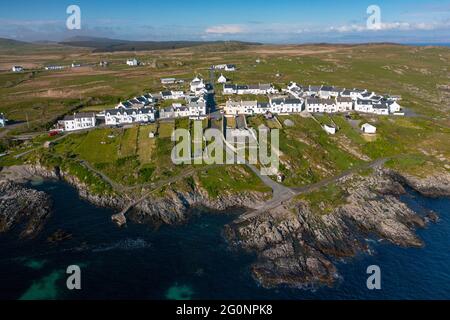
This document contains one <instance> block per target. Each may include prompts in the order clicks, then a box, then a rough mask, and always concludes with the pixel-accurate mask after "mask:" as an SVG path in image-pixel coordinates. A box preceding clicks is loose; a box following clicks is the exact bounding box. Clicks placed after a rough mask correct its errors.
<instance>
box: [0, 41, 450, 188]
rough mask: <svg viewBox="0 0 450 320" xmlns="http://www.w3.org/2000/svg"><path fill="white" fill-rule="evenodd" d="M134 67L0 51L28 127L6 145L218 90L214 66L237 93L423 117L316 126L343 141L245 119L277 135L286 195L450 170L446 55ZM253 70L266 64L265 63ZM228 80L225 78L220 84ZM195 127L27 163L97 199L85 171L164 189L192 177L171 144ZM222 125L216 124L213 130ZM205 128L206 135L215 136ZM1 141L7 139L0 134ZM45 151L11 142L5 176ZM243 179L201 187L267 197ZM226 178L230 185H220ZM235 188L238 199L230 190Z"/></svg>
mask: <svg viewBox="0 0 450 320" xmlns="http://www.w3.org/2000/svg"><path fill="white" fill-rule="evenodd" d="M130 55H131V53H129V52H115V53H95V54H94V53H92V52H90V51H89V50H87V49H82V48H80V49H78V48H70V49H69V48H67V47H62V46H56V45H55V46H25V47H22V46H21V47H10V48H4V47H0V98H1V101H2V104H1V105H0V112H3V113H5V115H6V117H7V118H8V119H10V120H12V121H16V122H21V121H26V120H27V119H28V120H29V126H30V127H28V126H27V125H26V124H25V123H24V124H23V125H18V126H17V127H14V128H13V129H12V130H11V131H10V132H9V134H17V133H22V132H29V131H34V132H36V131H42V130H46V129H47V128H48V127H50V126H51V125H52V124H53V123H54V122H55V121H56V120H57V119H58V118H60V117H62V116H64V115H65V114H70V113H73V112H75V111H77V110H85V111H88V110H89V111H100V110H103V109H107V108H111V107H113V106H114V105H116V104H117V103H118V102H119V101H121V100H123V99H128V98H131V97H134V96H136V95H141V94H143V93H146V92H159V91H162V90H170V89H182V90H187V89H188V83H189V81H190V80H191V79H192V78H193V77H194V76H195V75H199V76H202V77H204V78H205V79H209V71H208V70H207V68H208V67H209V66H210V65H211V64H222V63H235V64H237V67H238V70H237V71H236V72H224V75H225V76H226V77H228V78H230V79H231V80H232V82H233V83H240V84H245V83H248V84H257V83H273V84H274V85H275V86H276V87H278V88H284V87H285V86H286V85H287V84H288V83H289V82H290V81H296V82H297V83H299V84H303V85H308V84H312V85H320V84H329V85H337V86H340V87H346V88H354V87H360V88H367V89H369V90H373V91H376V92H378V93H380V94H383V93H389V94H396V95H401V96H402V97H403V100H402V101H401V105H403V106H404V107H406V108H408V109H409V110H411V111H413V112H414V113H416V114H417V116H416V117H383V116H380V117H378V116H367V115H359V116H354V117H353V118H354V119H355V120H357V121H359V122H354V123H350V122H349V121H348V120H347V119H346V118H344V117H343V116H340V115H332V116H323V117H317V120H318V121H319V123H322V124H325V123H328V124H331V123H335V124H336V125H337V126H338V127H339V130H338V132H337V134H336V135H334V136H330V135H328V134H326V133H325V131H324V130H323V129H322V128H321V126H320V125H319V124H318V123H317V122H316V121H314V120H313V119H311V118H302V117H300V116H289V117H286V116H283V117H282V116H280V117H279V120H280V122H281V123H284V121H285V120H286V119H289V120H291V121H293V122H294V124H295V125H294V126H293V127H287V126H282V127H280V126H279V124H278V122H276V121H274V120H271V121H268V120H266V119H264V118H263V117H248V119H247V121H248V124H249V126H252V127H255V128H256V127H258V126H259V125H261V124H264V125H266V126H268V127H269V128H271V129H280V139H281V141H280V144H281V145H280V148H281V153H282V154H281V171H282V172H283V174H284V175H285V176H286V180H285V184H286V185H290V186H301V185H306V184H309V183H313V182H317V181H319V180H321V179H323V178H326V177H329V176H333V175H336V174H338V173H340V172H342V171H343V170H346V169H349V168H353V167H355V166H358V165H359V164H362V163H364V162H368V161H370V160H374V159H378V158H383V157H391V156H398V155H403V156H404V157H402V158H398V159H397V158H396V159H395V160H392V161H390V162H388V166H390V167H392V168H395V169H396V170H400V171H405V172H410V173H413V174H416V175H425V174H427V173H429V172H432V171H436V170H449V169H450V163H449V159H450V144H449V143H448V141H450V139H449V137H450V119H449V110H450V95H448V92H446V91H445V90H444V89H442V88H441V85H444V84H448V83H449V81H450V74H449V70H448V67H447V65H449V62H450V49H449V48H440V47H410V46H399V45H366V46H331V45H323V46H254V47H253V46H244V47H238V48H234V49H230V48H227V49H226V48H224V47H220V48H219V47H214V46H205V47H196V48H185V49H177V50H166V51H147V52H146V51H143V52H138V53H132V55H137V57H138V59H139V60H140V61H142V62H144V63H145V64H146V65H145V66H141V67H137V68H130V67H128V66H126V65H125V60H126V59H128V58H129V57H130ZM256 59H259V60H260V61H261V62H260V63H256ZM100 60H107V61H109V62H110V65H109V67H107V68H100V67H97V66H89V67H82V68H76V69H66V70H63V71H57V72H51V71H42V70H40V68H42V67H43V66H45V65H49V64H64V65H69V64H71V63H72V62H73V61H77V62H79V63H91V64H94V63H95V64H96V63H98V62H99V61H100ZM14 64H21V65H24V66H25V67H26V68H27V69H28V70H27V71H26V72H24V73H20V74H14V73H11V72H9V71H7V70H9V69H10V67H11V66H12V65H14ZM220 73H221V72H216V78H217V77H218V76H219V75H220ZM169 76H170V77H176V78H177V79H183V80H186V83H185V84H184V85H175V86H168V87H165V86H163V85H161V83H160V78H162V77H169ZM217 88H218V92H217V95H216V101H217V102H219V103H224V102H225V101H226V99H228V97H225V96H222V95H221V86H217ZM239 98H242V97H239ZM244 98H250V97H244ZM253 98H254V97H253ZM253 98H252V99H253ZM172 102H173V101H168V102H165V104H167V105H169V104H171V103H172ZM227 122H228V126H229V127H235V125H236V124H235V120H234V119H233V118H228V119H227ZM366 122H367V123H371V124H374V125H375V126H376V127H377V129H378V131H377V135H376V136H375V137H370V138H367V137H366V136H363V135H362V134H361V132H360V130H359V127H360V125H361V124H363V123H366ZM355 123H357V125H355ZM192 125H193V122H192V121H189V120H185V119H183V120H177V121H174V122H161V123H159V124H155V125H150V126H143V127H132V128H129V129H123V130H122V129H97V130H93V131H91V132H88V133H80V134H73V135H70V136H68V137H66V138H65V139H64V140H61V141H60V142H58V143H57V144H56V145H55V146H54V147H53V148H52V149H50V150H44V151H42V149H41V150H40V151H38V152H36V153H37V154H32V155H30V156H29V157H26V158H25V159H24V160H27V161H33V160H36V158H42V160H43V161H47V162H48V163H52V164H53V163H55V164H64V165H65V166H66V167H67V168H70V170H72V171H73V172H76V173H77V174H79V175H80V176H82V177H83V179H84V178H86V179H87V180H86V181H90V182H92V183H93V185H95V186H96V187H95V188H96V190H99V189H100V188H103V187H104V188H105V189H108V187H107V186H105V185H103V184H101V183H100V182H99V181H98V177H95V175H92V173H90V174H87V173H86V168H84V167H83V166H82V165H80V162H79V161H80V160H85V161H87V162H88V163H89V164H91V165H92V166H93V167H95V168H96V169H97V170H99V171H101V172H103V173H105V174H107V175H108V176H109V177H111V179H113V180H114V181H117V182H120V183H123V184H126V185H134V184H139V183H144V182H148V181H158V180H160V179H165V178H168V177H172V176H176V175H177V174H179V173H180V172H182V171H183V170H186V169H187V168H186V167H185V166H175V165H173V164H172V161H171V159H170V152H171V150H172V146H173V142H172V141H171V135H172V132H173V129H174V128H185V129H189V128H192ZM218 125H219V124H218V123H213V126H218ZM203 127H204V128H206V124H204V125H203ZM7 130H8V129H7ZM150 131H153V132H155V133H157V137H156V138H154V139H151V138H149V133H150ZM3 132H6V131H5V129H3V130H2V131H0V134H2V133H3ZM39 139H40V140H39ZM45 139H47V137H46V136H45V135H43V136H41V137H40V138H38V139H35V140H33V141H31V142H28V143H24V144H18V143H17V142H14V141H12V140H10V139H8V137H7V136H6V137H5V138H3V139H2V142H1V146H2V147H1V148H2V149H3V150H6V149H9V151H10V154H9V155H8V156H5V157H2V158H0V165H10V164H15V163H20V162H21V161H24V160H20V161H19V160H16V159H14V155H17V154H20V153H21V152H24V151H27V150H32V149H33V148H36V147H37V146H39V145H41V144H42V143H43V142H42V141H44V140H45ZM242 170H243V169H242V168H240V167H238V168H234V167H227V169H226V170H223V169H222V170H219V169H217V171H216V170H211V171H210V172H209V173H205V174H203V175H200V176H199V177H198V179H199V181H200V182H201V183H202V185H203V186H204V187H205V189H207V190H208V192H209V193H210V194H211V195H214V196H217V195H218V194H220V192H221V191H222V190H227V189H229V190H234V191H239V188H241V187H242V188H244V187H245V186H244V185H243V184H242V185H241V183H240V179H239V178H238V177H241V178H242V177H245V179H247V180H246V184H247V187H248V188H250V189H251V188H253V189H258V188H260V185H258V184H256V180H252V179H254V178H255V177H253V176H249V177H248V178H247V177H246V175H245V174H246V173H245V172H243V171H242ZM219 173H222V174H223V175H224V177H223V178H221V177H220V174H219ZM225 173H226V175H225ZM208 177H209V178H208ZM243 179H244V178H243ZM248 181H251V183H247V182H248ZM252 184H254V186H253V185H252ZM232 185H235V186H236V187H235V188H234V189H233V188H232V187H231V186H232Z"/></svg>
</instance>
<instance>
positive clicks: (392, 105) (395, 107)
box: [386, 100, 402, 113]
mask: <svg viewBox="0 0 450 320" xmlns="http://www.w3.org/2000/svg"><path fill="white" fill-rule="evenodd" d="M386 103H387V104H388V105H389V112H390V113H397V112H400V111H401V110H402V107H401V105H399V104H398V103H397V101H394V100H388V101H387V102H386Z"/></svg>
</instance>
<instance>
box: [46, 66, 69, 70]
mask: <svg viewBox="0 0 450 320" xmlns="http://www.w3.org/2000/svg"><path fill="white" fill-rule="evenodd" d="M64 68H65V67H64V66H47V67H45V70H47V71H55V70H63V69H64Z"/></svg>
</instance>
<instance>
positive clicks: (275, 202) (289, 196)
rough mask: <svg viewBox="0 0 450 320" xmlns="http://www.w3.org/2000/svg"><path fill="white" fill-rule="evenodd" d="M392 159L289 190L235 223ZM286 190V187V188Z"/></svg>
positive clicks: (365, 165) (371, 163)
mask: <svg viewBox="0 0 450 320" xmlns="http://www.w3.org/2000/svg"><path fill="white" fill-rule="evenodd" d="M389 159H390V158H382V159H378V160H375V161H372V162H369V163H365V164H363V165H360V166H357V167H354V168H352V169H349V170H346V171H344V172H342V173H341V174H339V175H337V176H334V177H329V178H326V179H324V180H321V181H319V182H317V183H314V184H310V185H307V186H304V187H298V188H287V189H289V191H290V192H289V193H283V194H281V195H278V196H275V195H274V197H273V198H272V199H271V200H269V201H267V202H265V203H264V204H263V205H261V206H260V207H259V208H257V209H256V210H254V211H249V212H247V213H244V214H243V215H241V216H240V217H239V218H238V219H237V220H236V221H235V223H242V222H244V221H246V220H249V219H252V218H254V217H257V216H259V215H261V214H263V213H265V212H267V211H270V210H273V209H275V208H277V207H279V206H281V205H283V204H284V203H285V202H287V201H289V200H291V199H292V198H294V197H297V196H299V195H302V194H305V193H310V192H312V191H315V190H317V189H320V188H322V187H324V186H327V185H329V184H332V183H335V182H337V181H339V180H341V179H342V178H344V177H347V176H350V175H352V174H354V173H355V172H357V171H358V170H361V169H369V168H372V169H374V168H376V167H379V166H381V165H383V164H384V163H386V161H388V160H389ZM285 188H286V187H285Z"/></svg>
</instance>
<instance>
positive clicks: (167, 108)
mask: <svg viewBox="0 0 450 320" xmlns="http://www.w3.org/2000/svg"><path fill="white" fill-rule="evenodd" d="M161 111H162V112H167V113H168V112H174V111H175V109H174V108H173V107H166V108H162V109H161Z"/></svg>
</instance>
